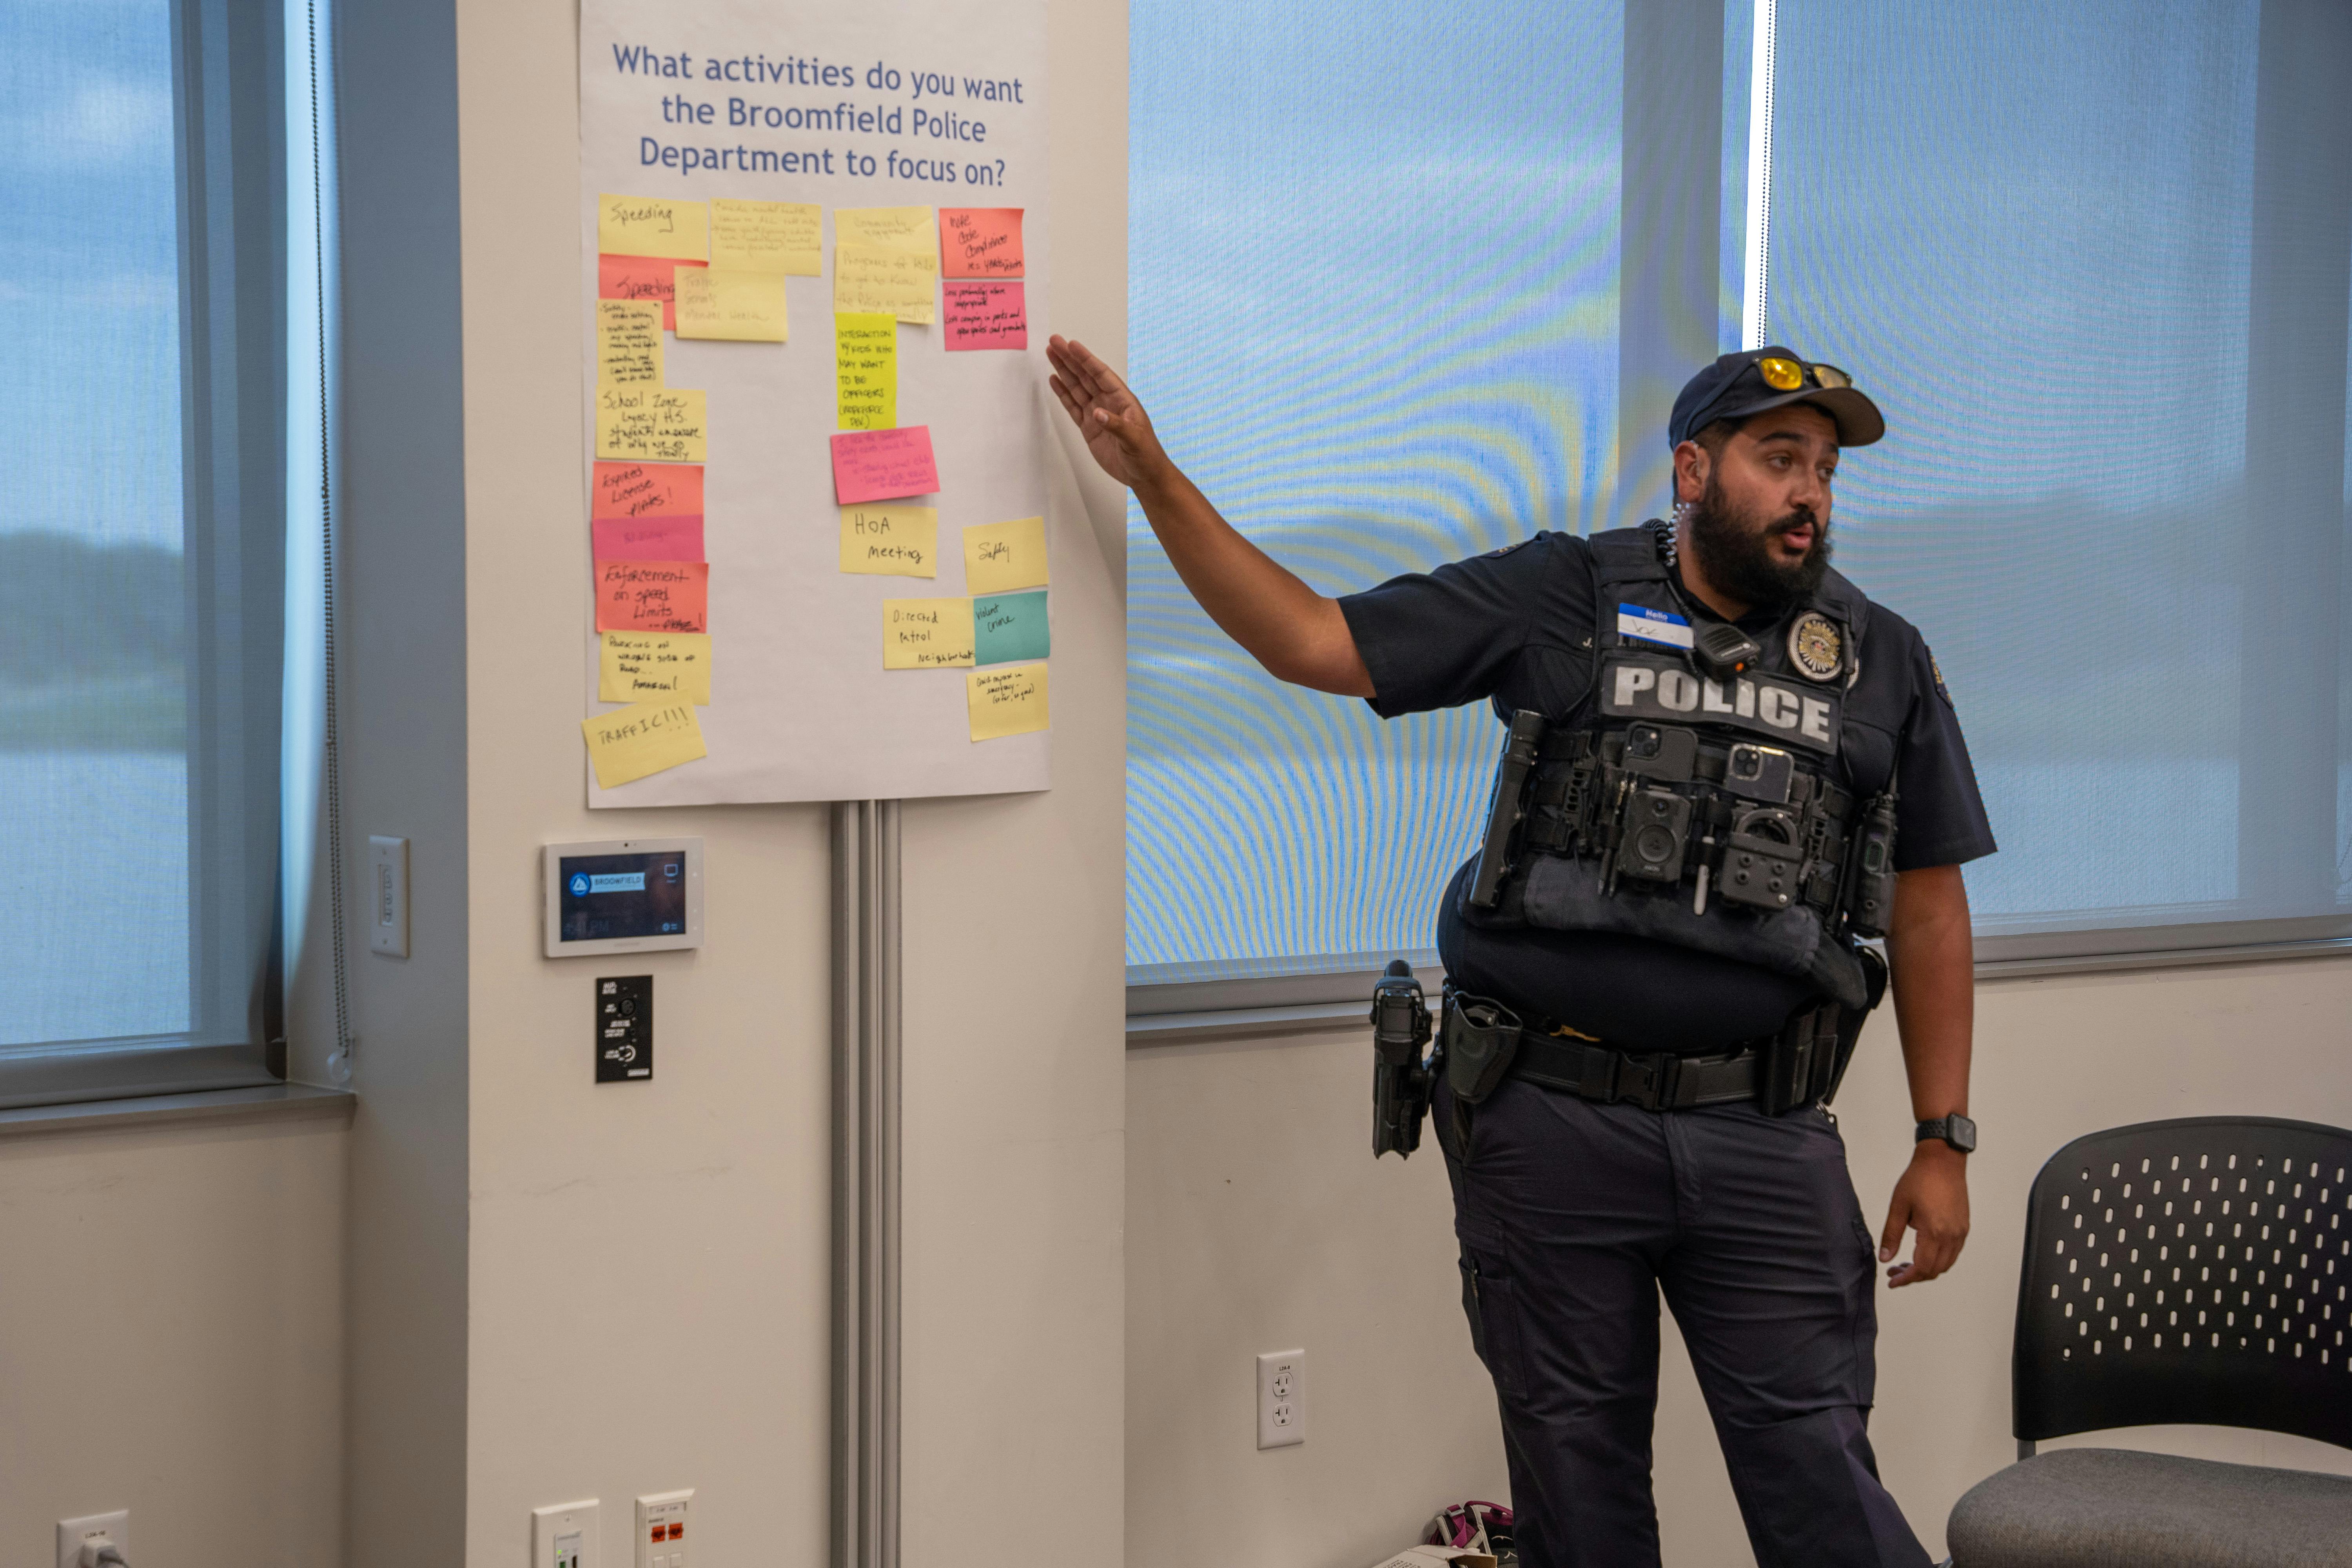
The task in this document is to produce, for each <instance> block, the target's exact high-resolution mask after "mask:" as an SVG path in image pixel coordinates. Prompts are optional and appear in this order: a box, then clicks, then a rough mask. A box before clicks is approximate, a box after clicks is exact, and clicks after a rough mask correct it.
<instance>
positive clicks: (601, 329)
mask: <svg viewBox="0 0 2352 1568" xmlns="http://www.w3.org/2000/svg"><path fill="white" fill-rule="evenodd" d="M596 384H597V385H599V386H659V385H660V384H662V308H661V301H660V300H597V301H596Z"/></svg>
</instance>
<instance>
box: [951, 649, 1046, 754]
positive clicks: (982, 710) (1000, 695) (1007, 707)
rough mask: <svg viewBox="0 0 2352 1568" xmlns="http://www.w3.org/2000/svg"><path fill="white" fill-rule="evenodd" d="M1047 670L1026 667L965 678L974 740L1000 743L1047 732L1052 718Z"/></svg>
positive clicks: (1039, 666) (982, 671) (975, 672)
mask: <svg viewBox="0 0 2352 1568" xmlns="http://www.w3.org/2000/svg"><path fill="white" fill-rule="evenodd" d="M1045 669H1046V667H1045V665H1042V664H1024V665H1022V666H1020V667H1019V668H1014V669H975V670H973V671H972V672H971V674H970V675H967V676H965V677H964V678H963V697H964V707H965V709H966V710H967V711H968V712H969V713H970V714H971V738H972V739H973V740H975V741H997V740H1002V739H1003V738H1004V737H1005V736H1007V735H1026V734H1028V733H1029V732H1030V731H1033V730H1043V729H1045V727H1046V724H1047V721H1048V719H1049V717H1050V715H1049V713H1048V710H1047V707H1046V693H1045Z"/></svg>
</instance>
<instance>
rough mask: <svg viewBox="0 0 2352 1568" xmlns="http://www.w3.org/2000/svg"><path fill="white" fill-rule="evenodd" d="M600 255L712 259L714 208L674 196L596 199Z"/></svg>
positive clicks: (598, 250)
mask: <svg viewBox="0 0 2352 1568" xmlns="http://www.w3.org/2000/svg"><path fill="white" fill-rule="evenodd" d="M596 251H597V254H598V255H600V256H667V257H668V258H671V259H673V260H677V261H707V260H709V258H710V209H709V207H708V206H706V205H704V204H702V203H701V202H687V201H679V200H678V199H677V198H676V197H674V196H613V195H600V196H598V197H597V198H596Z"/></svg>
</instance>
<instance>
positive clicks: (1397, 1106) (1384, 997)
mask: <svg viewBox="0 0 2352 1568" xmlns="http://www.w3.org/2000/svg"><path fill="white" fill-rule="evenodd" d="M1429 1036H1430V1026H1429V1004H1428V1003H1427V1002H1426V1001H1425V1000H1423V996H1422V992H1421V982H1420V981H1418V980H1415V979H1414V978H1413V977H1412V964H1410V963H1406V962H1405V961H1404V960H1403V959H1402V958H1398V959H1391V960H1390V962H1389V967H1388V973H1385V974H1383V975H1381V978H1380V983H1379V984H1377V985H1375V986H1373V987H1372V1158H1373V1159H1375V1160H1377V1159H1379V1158H1380V1157H1381V1155H1383V1154H1385V1153H1387V1152H1389V1151H1390V1150H1391V1149H1393V1150H1395V1151H1396V1152H1397V1155H1398V1157H1399V1158H1401V1159H1408V1160H1409V1159H1411V1158H1412V1152H1413V1151H1414V1150H1415V1149H1418V1148H1420V1147H1421V1118H1422V1113H1423V1112H1424V1111H1426V1110H1428V1109H1429V1091H1430V1086H1431V1085H1432V1084H1433V1083H1434V1082H1435V1081H1436V1073H1435V1070H1434V1067H1433V1064H1432V1063H1431V1062H1429V1061H1427V1060H1425V1059H1424V1058H1423V1053H1424V1052H1425V1050H1426V1049H1427V1047H1428V1045H1429Z"/></svg>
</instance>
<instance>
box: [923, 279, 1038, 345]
mask: <svg viewBox="0 0 2352 1568" xmlns="http://www.w3.org/2000/svg"><path fill="white" fill-rule="evenodd" d="M940 331H941V336H942V338H943V340H944V341H943V342H942V344H941V346H942V347H944V348H945V349H946V350H947V351H948V352H949V353H959V352H962V353H969V352H970V351H971V350H974V349H1025V348H1027V347H1028V346H1029V302H1028V300H1027V298H1026V296H1025V294H1024V286H1023V285H1022V284H1019V283H947V284H942V285H941V286H940Z"/></svg>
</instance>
